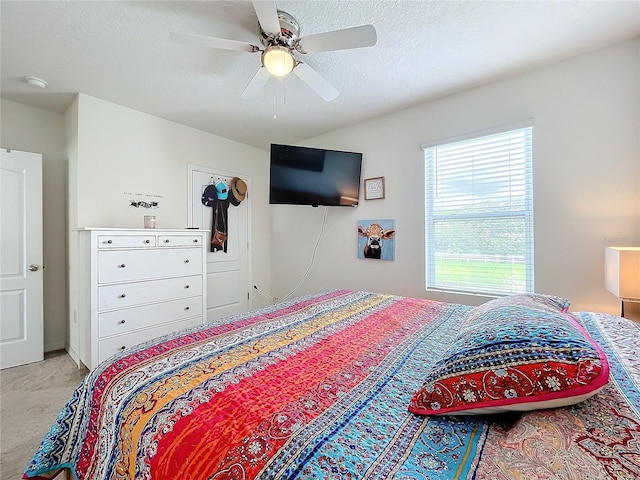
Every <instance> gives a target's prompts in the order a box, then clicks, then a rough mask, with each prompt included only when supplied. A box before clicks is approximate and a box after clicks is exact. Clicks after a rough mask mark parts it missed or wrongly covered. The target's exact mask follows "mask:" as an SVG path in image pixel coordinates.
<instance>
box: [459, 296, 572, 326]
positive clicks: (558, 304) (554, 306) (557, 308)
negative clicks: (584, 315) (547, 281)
mask: <svg viewBox="0 0 640 480" xmlns="http://www.w3.org/2000/svg"><path fill="white" fill-rule="evenodd" d="M569 306H570V302H569V300H567V299H566V298H562V297H557V296H555V295H545V294H543V293H522V294H517V295H508V296H506V297H501V298H496V299H494V300H491V301H489V302H486V303H483V304H482V305H480V306H478V307H476V308H474V309H473V310H471V311H470V312H469V313H468V314H467V315H466V316H465V318H464V321H463V328H464V327H473V325H474V323H476V322H478V321H479V322H482V319H483V317H484V316H485V315H487V314H489V313H491V312H492V311H493V310H495V309H496V308H499V307H527V308H533V309H536V310H547V311H549V312H558V313H565V312H567V311H569Z"/></svg>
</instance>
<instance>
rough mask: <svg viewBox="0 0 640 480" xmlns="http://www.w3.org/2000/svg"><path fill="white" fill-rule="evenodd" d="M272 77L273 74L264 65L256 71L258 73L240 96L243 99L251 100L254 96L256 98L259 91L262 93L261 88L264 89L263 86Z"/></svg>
mask: <svg viewBox="0 0 640 480" xmlns="http://www.w3.org/2000/svg"><path fill="white" fill-rule="evenodd" d="M270 78H271V74H270V73H269V71H268V70H267V69H266V68H264V67H260V69H259V70H258V71H257V72H256V74H255V75H254V76H253V78H252V79H251V81H250V82H249V85H247V86H246V87H245V89H244V91H243V92H242V94H241V95H240V98H242V99H243V100H251V99H252V98H256V96H258V93H260V90H262V88H263V87H264V86H265V85H266V84H267V82H268V81H269V79H270Z"/></svg>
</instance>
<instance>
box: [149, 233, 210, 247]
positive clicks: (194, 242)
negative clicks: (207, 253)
mask: <svg viewBox="0 0 640 480" xmlns="http://www.w3.org/2000/svg"><path fill="white" fill-rule="evenodd" d="M201 244H202V236H200V235H193V236H191V235H189V236H185V235H159V236H158V246H159V247H199V246H200V245H201Z"/></svg>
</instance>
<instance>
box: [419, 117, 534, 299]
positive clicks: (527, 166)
mask: <svg viewBox="0 0 640 480" xmlns="http://www.w3.org/2000/svg"><path fill="white" fill-rule="evenodd" d="M521 130H525V131H526V130H528V132H526V133H525V135H527V136H528V138H527V139H526V140H524V141H525V145H526V144H527V142H528V143H529V148H528V149H527V150H526V154H525V159H524V166H523V167H522V168H523V169H524V172H523V173H524V181H525V187H524V188H525V194H524V204H523V208H522V209H520V210H515V211H508V212H482V213H468V214H457V215H456V214H449V215H446V214H443V215H437V214H436V213H435V212H434V203H435V202H434V199H435V193H434V183H435V182H434V181H433V180H430V178H429V175H430V173H429V161H431V164H432V165H433V163H434V160H433V158H431V160H429V159H428V157H429V155H431V156H432V157H433V155H434V154H435V152H436V150H437V148H442V147H449V146H452V145H453V144H456V143H462V142H469V141H474V140H478V141H481V140H482V139H485V137H490V136H496V135H505V136H507V135H512V134H513V133H514V132H518V131H521ZM533 130H534V125H533V121H532V120H526V121H523V122H518V123H516V124H510V125H507V126H501V127H497V128H494V129H489V130H484V131H481V132H475V133H471V134H467V135H462V136H457V137H453V138H449V139H444V140H439V141H436V142H430V143H426V144H423V145H422V146H421V147H422V150H423V151H424V173H425V178H424V182H425V183H424V186H425V190H424V195H425V225H424V227H425V229H424V232H425V290H426V291H437V292H450V293H463V294H477V295H490V296H501V295H508V294H511V293H532V292H533V291H534V212H533V134H534V132H533ZM511 162H512V157H510V158H509V160H508V161H506V162H504V163H505V165H506V164H510V163H511ZM432 168H433V167H432ZM436 175H437V174H436ZM513 217H519V218H522V219H523V222H524V232H523V233H524V235H525V240H524V250H525V251H524V255H523V256H524V268H525V285H524V290H522V291H520V290H513V288H512V289H511V290H505V289H492V288H491V287H490V286H488V288H485V287H486V286H487V284H485V287H478V286H474V287H470V288H464V286H461V284H458V285H457V286H449V285H443V284H438V283H437V282H436V267H437V262H438V261H437V259H436V255H437V252H435V247H434V245H435V241H436V232H435V225H436V224H437V223H438V222H439V221H440V222H442V221H447V220H448V221H451V220H453V221H458V220H462V221H468V220H471V221H474V220H479V219H483V218H491V219H499V218H505V219H506V218H513ZM510 284H511V286H512V287H513V282H512V281H511V282H510Z"/></svg>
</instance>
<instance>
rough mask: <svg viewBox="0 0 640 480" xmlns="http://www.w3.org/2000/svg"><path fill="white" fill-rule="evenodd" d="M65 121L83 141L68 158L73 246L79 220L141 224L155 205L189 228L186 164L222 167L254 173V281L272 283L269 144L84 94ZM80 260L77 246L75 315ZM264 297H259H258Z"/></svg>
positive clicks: (168, 221) (167, 219)
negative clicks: (144, 204)
mask: <svg viewBox="0 0 640 480" xmlns="http://www.w3.org/2000/svg"><path fill="white" fill-rule="evenodd" d="M67 122H68V124H69V125H74V124H75V125H77V148H75V147H74V150H75V151H74V152H70V159H71V161H70V163H69V165H70V172H69V177H70V178H71V179H73V184H70V186H69V199H70V205H69V211H70V215H69V218H70V225H69V228H70V245H71V246H73V244H74V242H73V237H74V235H75V231H76V229H78V228H84V227H137V228H141V227H142V226H143V216H144V215H145V214H149V213H152V214H154V215H156V218H157V223H156V224H157V227H158V228H185V227H186V226H188V225H187V212H188V199H187V190H188V176H187V168H188V165H189V164H193V165H199V166H204V167H210V168H218V169H221V170H224V171H230V172H235V173H238V174H241V175H246V176H248V177H251V179H252V183H251V186H252V191H251V192H249V195H251V196H252V202H251V204H252V210H253V211H252V216H251V218H252V225H251V229H252V230H251V231H252V238H251V241H252V255H253V257H252V259H251V261H252V274H253V278H254V281H255V282H259V283H261V284H263V285H268V282H269V239H268V238H265V235H264V233H263V232H264V231H268V222H267V217H268V210H267V204H268V200H267V184H268V153H267V152H266V151H264V150H260V149H256V148H254V147H249V146H247V145H243V144H240V143H237V142H234V141H231V140H227V139H224V138H222V137H218V136H216V135H212V134H209V133H205V132H202V131H199V130H195V129H193V128H190V127H185V126H183V125H179V124H176V123H173V122H170V121H167V120H164V119H161V118H158V117H154V116H151V115H147V114H144V113H141V112H138V111H135V110H131V109H129V108H125V107H121V106H119V105H115V104H112V103H109V102H106V101H103V100H99V99H97V98H94V97H90V96H88V95H84V94H80V95H79V96H78V100H77V105H74V106H72V107H71V108H70V109H69V110H68V112H67ZM70 143H73V142H72V139H71V140H70ZM137 194H141V195H137ZM131 199H140V200H145V201H149V200H151V201H157V202H158V208H156V209H152V210H148V209H145V208H133V207H131V206H130V200H131ZM78 261H80V260H79V259H77V258H76V257H75V256H74V255H73V252H71V253H70V263H71V265H70V271H71V272H72V273H71V276H72V279H71V287H70V290H71V291H70V299H71V306H70V308H71V311H70V318H71V320H72V321H73V319H74V313H75V312H74V311H75V309H76V302H77V298H76V296H75V295H74V292H75V290H76V285H75V274H74V273H73V272H77V267H76V265H74V263H77V262H78ZM267 288H268V287H267ZM262 303H263V302H262V301H261V300H260V299H258V298H256V299H255V302H254V305H255V306H257V305H260V304H262ZM75 341H76V339H74V338H72V339H70V345H69V346H70V348H71V349H72V350H75V351H77V345H76V344H75Z"/></svg>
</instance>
